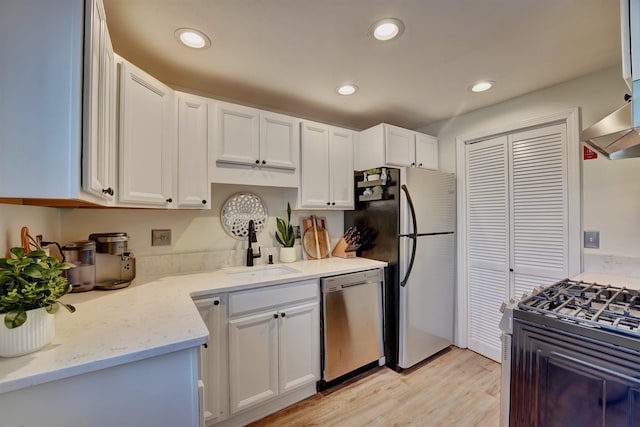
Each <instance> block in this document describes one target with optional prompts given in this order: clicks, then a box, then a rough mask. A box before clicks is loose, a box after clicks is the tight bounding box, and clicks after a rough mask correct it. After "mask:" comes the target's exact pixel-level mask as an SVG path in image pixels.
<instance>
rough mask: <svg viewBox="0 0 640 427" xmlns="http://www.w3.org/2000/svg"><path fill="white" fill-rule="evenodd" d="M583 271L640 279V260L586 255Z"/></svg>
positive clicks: (584, 256) (614, 256)
mask: <svg viewBox="0 0 640 427" xmlns="http://www.w3.org/2000/svg"><path fill="white" fill-rule="evenodd" d="M583 271H584V272H587V273H602V274H612V275H615V276H626V277H638V278H640V258H638V257H625V256H617V255H598V254H586V253H585V254H584V255H583Z"/></svg>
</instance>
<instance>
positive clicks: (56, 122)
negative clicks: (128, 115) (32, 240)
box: [0, 0, 112, 205]
mask: <svg viewBox="0 0 640 427" xmlns="http://www.w3.org/2000/svg"><path fill="white" fill-rule="evenodd" d="M2 9H3V12H2V13H0V39H1V40H2V43H1V44H0V56H1V57H2V66H1V67H0V80H1V81H2V82H3V84H2V95H1V96H2V102H0V149H1V150H2V153H3V158H2V161H1V162H0V197H3V198H5V197H6V198H25V199H45V200H44V202H43V203H42V204H44V205H46V204H47V203H48V202H51V201H52V200H53V199H55V200H53V202H55V201H58V200H60V201H68V200H76V201H83V202H84V201H88V202H91V203H97V204H106V203H108V202H107V201H106V200H105V198H104V197H103V195H102V190H103V189H105V190H108V189H109V186H110V185H112V184H111V178H110V177H109V173H110V172H111V167H112V165H109V164H108V161H107V163H102V160H101V158H102V156H106V157H108V156H110V155H111V151H110V149H109V148H106V147H102V146H99V145H92V144H102V143H103V142H107V141H110V140H111V138H110V137H108V136H100V133H101V132H102V130H100V129H96V130H95V132H94V131H93V129H92V131H91V135H92V136H93V139H92V141H91V142H88V143H87V145H85V146H83V128H85V127H86V126H87V122H91V121H93V122H95V121H96V120H98V119H99V117H100V116H101V115H102V114H103V113H105V114H106V113H107V111H106V110H105V108H110V107H104V106H101V105H100V104H101V101H100V100H99V99H98V98H99V95H98V94H99V92H100V87H101V83H102V82H106V80H105V79H109V77H108V76H106V77H105V79H102V77H101V75H100V73H101V61H103V62H102V65H104V67H105V70H107V69H108V68H109V67H108V65H107V61H110V60H111V59H110V58H109V57H107V58H105V57H104V56H103V54H104V55H110V53H111V50H110V48H109V40H108V39H109V37H108V32H107V31H106V25H104V13H103V12H104V9H103V8H102V2H101V1H99V0H95V1H94V0H91V1H87V2H82V1H65V2H60V1H56V2H37V3H34V2H24V1H19V0H12V1H8V2H3V3H2ZM26 27H28V28H29V37H24V30H25V28H26ZM85 30H86V31H85ZM85 33H86V34H85ZM103 48H104V50H102V49H103ZM27 53H28V54H27ZM85 57H86V58H87V62H88V63H89V64H92V65H91V67H88V66H86V64H85ZM85 82H86V83H87V85H88V86H84V83H85ZM87 87H89V88H91V93H90V94H89V93H88V94H87V97H84V95H83V92H84V91H85V90H86V89H87ZM83 98H84V99H83ZM83 101H84V102H83ZM90 109H91V110H90ZM109 114H110V113H109ZM85 118H86V119H87V122H84V123H83V120H84V119H85ZM90 126H93V124H91V125H90ZM105 130H106V129H105ZM99 138H102V139H99ZM99 141H102V142H99ZM89 148H90V149H92V150H93V151H92V153H91V155H90V156H91V160H89V159H88V158H83V157H84V156H86V155H87V154H86V153H83V151H87V150H88V149H89ZM94 155H95V157H94ZM90 164H93V165H95V166H96V167H101V168H102V167H104V168H103V169H101V170H99V171H98V170H97V169H96V171H92V173H94V172H95V176H94V177H93V178H92V179H91V181H90V182H87V185H86V186H85V187H83V183H82V175H83V172H84V171H83V167H86V166H88V165H90ZM18 177H19V178H18ZM85 181H86V180H85ZM85 190H87V191H85ZM94 190H95V191H94ZM67 205H68V204H67Z"/></svg>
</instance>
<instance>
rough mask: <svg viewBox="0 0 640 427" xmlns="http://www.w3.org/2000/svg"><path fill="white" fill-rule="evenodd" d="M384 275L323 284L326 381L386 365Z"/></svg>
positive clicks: (341, 278) (363, 274)
mask: <svg viewBox="0 0 640 427" xmlns="http://www.w3.org/2000/svg"><path fill="white" fill-rule="evenodd" d="M383 273H384V270H382V269H376V270H367V271H362V272H358V273H351V274H344V275H340V276H333V277H327V278H324V279H322V280H321V284H322V303H323V310H322V318H323V319H322V320H323V335H324V336H323V339H324V342H323V358H322V360H323V364H322V366H323V372H322V373H323V376H322V379H323V380H324V381H326V382H329V381H331V380H334V379H336V378H338V377H340V376H342V375H345V374H347V373H349V372H351V371H353V370H355V369H358V368H360V367H363V366H365V365H367V364H369V363H372V362H376V361H377V362H378V363H380V364H384V358H383V343H382V316H381V313H382V297H381V293H382V287H381V285H382V282H383V277H384V275H383Z"/></svg>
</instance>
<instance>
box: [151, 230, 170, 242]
mask: <svg viewBox="0 0 640 427" xmlns="http://www.w3.org/2000/svg"><path fill="white" fill-rule="evenodd" d="M170 244H171V230H151V246H169V245H170Z"/></svg>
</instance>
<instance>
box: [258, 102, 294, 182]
mask: <svg viewBox="0 0 640 427" xmlns="http://www.w3.org/2000/svg"><path fill="white" fill-rule="evenodd" d="M299 147H300V120H298V119H295V118H293V117H289V116H285V115H282V114H276V113H269V112H266V111H263V112H262V113H261V114H260V156H259V158H260V166H262V167H268V168H276V169H285V170H292V171H293V170H295V169H296V168H297V167H298V158H299V153H300V149H299Z"/></svg>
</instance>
